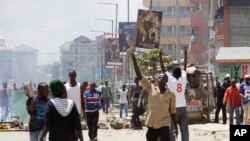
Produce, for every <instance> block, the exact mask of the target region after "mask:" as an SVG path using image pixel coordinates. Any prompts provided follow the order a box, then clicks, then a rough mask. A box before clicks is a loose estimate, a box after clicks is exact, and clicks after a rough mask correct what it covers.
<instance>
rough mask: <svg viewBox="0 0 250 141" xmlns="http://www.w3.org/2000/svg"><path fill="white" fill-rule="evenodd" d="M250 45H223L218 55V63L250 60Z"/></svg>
mask: <svg viewBox="0 0 250 141" xmlns="http://www.w3.org/2000/svg"><path fill="white" fill-rule="evenodd" d="M249 52H250V47H221V48H220V49H219V51H218V54H217V55H216V61H217V62H218V63H231V62H234V63H237V62H238V63H241V62H242V63H245V62H250V55H249Z"/></svg>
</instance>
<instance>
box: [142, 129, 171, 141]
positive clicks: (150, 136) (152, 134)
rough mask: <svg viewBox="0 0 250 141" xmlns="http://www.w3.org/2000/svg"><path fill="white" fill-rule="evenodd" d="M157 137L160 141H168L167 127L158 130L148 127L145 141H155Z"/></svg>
mask: <svg viewBox="0 0 250 141" xmlns="http://www.w3.org/2000/svg"><path fill="white" fill-rule="evenodd" d="M158 137H159V138H160V141H170V137H169V126H164V127H161V128H159V129H154V128H151V127H148V131H147V133H146V138H147V141H157V138H158Z"/></svg>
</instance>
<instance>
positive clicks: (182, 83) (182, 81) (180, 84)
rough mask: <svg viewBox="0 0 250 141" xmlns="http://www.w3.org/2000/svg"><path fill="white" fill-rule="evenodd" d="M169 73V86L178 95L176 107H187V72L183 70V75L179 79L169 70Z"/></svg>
mask: <svg viewBox="0 0 250 141" xmlns="http://www.w3.org/2000/svg"><path fill="white" fill-rule="evenodd" d="M166 74H167V75H168V83H167V85H168V88H169V89H170V91H172V92H173V93H174V94H175V97H176V107H177V108H178V107H186V105H187V103H186V98H185V91H186V85H187V82H188V81H187V73H186V72H185V71H182V73H181V77H180V78H179V79H178V80H177V79H176V78H174V77H173V76H172V75H171V74H170V73H169V72H167V73H166Z"/></svg>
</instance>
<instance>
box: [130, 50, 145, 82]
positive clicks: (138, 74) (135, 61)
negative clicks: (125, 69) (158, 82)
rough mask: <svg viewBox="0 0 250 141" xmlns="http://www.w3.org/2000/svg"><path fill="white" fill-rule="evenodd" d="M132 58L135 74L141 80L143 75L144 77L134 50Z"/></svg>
mask: <svg viewBox="0 0 250 141" xmlns="http://www.w3.org/2000/svg"><path fill="white" fill-rule="evenodd" d="M131 59H132V62H133V64H134V70H135V74H136V76H137V78H138V79H139V80H141V79H142V78H143V77H142V73H141V70H140V68H139V66H138V63H137V60H136V58H135V54H134V52H131Z"/></svg>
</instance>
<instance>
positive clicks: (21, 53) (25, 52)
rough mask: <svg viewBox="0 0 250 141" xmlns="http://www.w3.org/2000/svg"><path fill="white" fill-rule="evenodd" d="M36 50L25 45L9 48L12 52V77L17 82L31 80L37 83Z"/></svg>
mask: <svg viewBox="0 0 250 141" xmlns="http://www.w3.org/2000/svg"><path fill="white" fill-rule="evenodd" d="M37 52H38V50H37V49H35V48H33V47H31V46H27V45H20V46H15V47H13V48H12V49H11V53H12V67H11V68H12V71H11V72H12V75H11V76H12V79H13V80H14V81H17V82H18V83H23V82H26V81H28V80H31V81H32V82H34V83H37V82H38V81H39V80H38V77H37V71H38V70H37V69H38V58H37Z"/></svg>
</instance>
